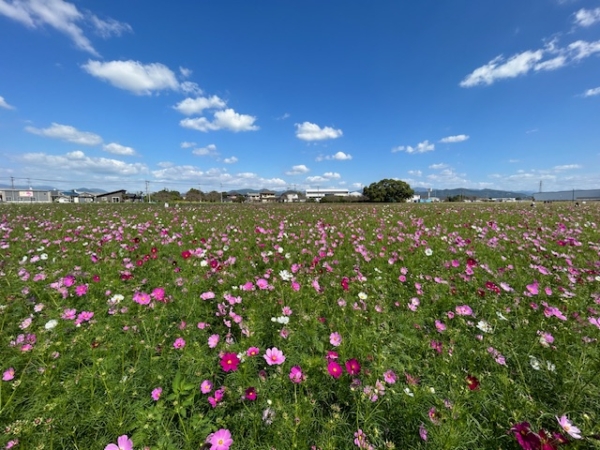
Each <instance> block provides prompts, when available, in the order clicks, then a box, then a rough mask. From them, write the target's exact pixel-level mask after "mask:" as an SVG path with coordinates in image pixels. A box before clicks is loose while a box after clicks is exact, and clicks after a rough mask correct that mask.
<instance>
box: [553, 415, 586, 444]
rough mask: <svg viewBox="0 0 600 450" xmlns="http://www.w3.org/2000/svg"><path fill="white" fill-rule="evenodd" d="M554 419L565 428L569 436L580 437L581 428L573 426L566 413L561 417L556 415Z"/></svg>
mask: <svg viewBox="0 0 600 450" xmlns="http://www.w3.org/2000/svg"><path fill="white" fill-rule="evenodd" d="M556 420H558V424H559V425H560V426H561V427H562V429H563V430H565V433H567V434H568V435H569V436H571V437H572V438H573V439H581V430H580V429H579V428H577V427H575V426H573V422H571V421H570V420H569V419H568V418H567V416H566V415H563V416H561V417H558V416H556Z"/></svg>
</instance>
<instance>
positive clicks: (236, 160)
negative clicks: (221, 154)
mask: <svg viewBox="0 0 600 450" xmlns="http://www.w3.org/2000/svg"><path fill="white" fill-rule="evenodd" d="M223 162H224V163H225V164H235V163H236V162H238V159H237V158H236V157H235V156H232V157H231V158H225V159H224V160H223Z"/></svg>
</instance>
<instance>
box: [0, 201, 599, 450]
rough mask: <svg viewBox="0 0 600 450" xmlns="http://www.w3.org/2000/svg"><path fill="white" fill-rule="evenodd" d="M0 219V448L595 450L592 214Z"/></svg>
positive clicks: (87, 211)
mask: <svg viewBox="0 0 600 450" xmlns="http://www.w3.org/2000/svg"><path fill="white" fill-rule="evenodd" d="M0 218H1V221H0V254H1V258H0V373H1V374H2V381H0V426H1V428H2V434H1V435H0V448H16V449H28V450H30V449H86V450H94V449H98V450H101V449H108V450H116V449H117V450H130V449H136V450H141V449H153V450H154V449H165V450H166V449H201V448H205V449H212V450H226V449H229V448H231V449H278V450H288V449H296V448H298V449H321V450H325V449H336V450H337V449H357V448H360V449H393V448H397V449H407V448H410V449H425V448H430V449H469V450H473V449H499V448H502V449H520V448H523V449H544V450H550V449H555V448H563V447H564V448H573V449H589V448H600V407H599V406H598V405H599V399H600V346H599V343H598V340H599V339H600V204H593V203H591V204H583V205H581V206H578V207H577V206H574V205H572V204H553V205H538V206H537V207H535V208H532V207H530V206H529V204H515V205H506V204H497V205H493V204H458V205H457V204H440V205H408V204H406V205H364V204H362V205H319V204H314V205H310V204H305V205H206V206H205V205H196V206H175V207H171V208H165V207H164V206H159V205H104V206H100V205H27V206H20V205H2V206H1V207H0Z"/></svg>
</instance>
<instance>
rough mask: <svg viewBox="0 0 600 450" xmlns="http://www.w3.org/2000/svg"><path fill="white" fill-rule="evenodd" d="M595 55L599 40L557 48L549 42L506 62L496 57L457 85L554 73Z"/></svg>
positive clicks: (469, 85)
mask: <svg viewBox="0 0 600 450" xmlns="http://www.w3.org/2000/svg"><path fill="white" fill-rule="evenodd" d="M596 53H600V41H593V42H588V41H583V40H578V41H575V42H572V43H571V44H569V45H567V46H566V47H559V46H558V45H557V43H556V40H552V41H551V42H549V43H548V44H546V46H545V47H544V48H542V49H538V50H526V51H524V52H521V53H517V54H515V55H513V56H511V57H510V58H509V59H506V58H504V56H502V55H500V56H497V57H496V58H494V59H492V60H491V61H490V62H488V63H487V64H485V65H483V66H481V67H479V68H477V69H475V70H474V71H473V72H472V73H470V74H469V75H467V76H466V77H465V78H464V79H463V80H462V81H461V82H460V86H461V87H465V88H467V87H473V86H481V85H484V86H489V85H491V84H493V83H494V82H496V81H498V80H502V79H507V78H516V77H519V76H523V75H526V74H528V73H530V72H532V71H534V72H540V71H551V70H556V69H559V68H561V67H565V66H568V65H570V64H574V63H577V62H579V61H581V60H583V59H585V58H588V57H590V56H592V55H594V54H596ZM544 58H547V59H544Z"/></svg>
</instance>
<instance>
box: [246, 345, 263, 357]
mask: <svg viewBox="0 0 600 450" xmlns="http://www.w3.org/2000/svg"><path fill="white" fill-rule="evenodd" d="M259 353H260V349H259V348H258V347H250V348H249V349H248V350H246V356H258V355H259Z"/></svg>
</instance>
